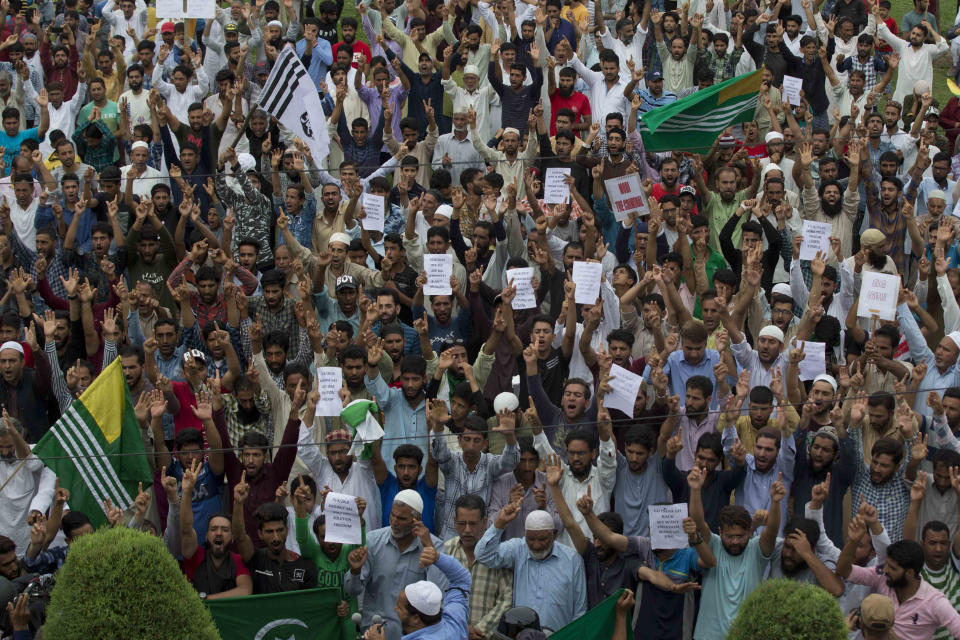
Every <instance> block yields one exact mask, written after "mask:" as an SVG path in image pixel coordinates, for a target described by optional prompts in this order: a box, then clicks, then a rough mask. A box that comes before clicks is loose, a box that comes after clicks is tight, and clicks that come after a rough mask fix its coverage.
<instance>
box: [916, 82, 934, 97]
mask: <svg viewBox="0 0 960 640" xmlns="http://www.w3.org/2000/svg"><path fill="white" fill-rule="evenodd" d="M913 92H914V93H916V94H918V95H921V96H922V95H923V94H925V93H930V83H929V82H927V81H926V80H917V81H916V82H915V83H914V84H913Z"/></svg>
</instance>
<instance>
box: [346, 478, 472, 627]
mask: <svg viewBox="0 0 960 640" xmlns="http://www.w3.org/2000/svg"><path fill="white" fill-rule="evenodd" d="M422 512H423V498H421V497H420V494H418V493H417V492H416V491H413V490H411V489H404V490H403V491H400V492H399V493H397V495H396V496H395V497H394V499H393V508H392V509H391V510H390V525H389V526H386V527H383V528H381V529H376V530H375V531H371V532H368V533H367V546H366V547H362V548H359V549H354V551H353V552H351V554H350V556H349V562H350V570H349V571H347V572H346V573H345V574H344V579H343V589H344V591H345V592H346V593H347V594H348V595H351V596H359V595H360V594H361V593H362V594H363V621H362V623H361V626H363V627H368V626H370V623H371V619H372V618H373V615H374V614H379V615H381V616H383V619H384V621H385V622H386V623H387V624H386V626H385V628H384V634H385V635H383V636H378V637H381V638H385V640H400V637H401V631H400V629H401V622H400V620H401V619H400V617H399V615H398V613H397V610H396V609H397V608H398V607H397V603H398V599H399V598H400V596H401V593H403V591H404V588H405V587H407V585H409V584H411V583H413V582H418V581H420V580H429V581H430V582H433V583H434V584H435V585H437V586H439V587H443V586H445V585H446V583H447V580H448V579H449V581H450V583H451V584H453V583H454V580H453V579H452V578H450V574H447V575H446V577H445V576H444V574H445V573H446V570H441V568H440V567H439V565H438V566H434V565H433V564H432V562H431V564H428V565H426V566H420V558H421V555H422V554H423V552H424V549H425V547H424V541H425V540H426V539H427V537H428V536H429V540H430V541H431V544H432V545H433V547H435V548H437V549H439V548H441V546H440V545H441V544H442V541H441V540H440V539H439V538H437V537H436V536H432V535H430V534H429V533H428V532H427V529H426V527H424V526H422V524H421V520H420V515H421V513H422ZM418 525H419V526H418ZM418 531H420V533H421V534H422V536H418V535H417V532H418ZM433 553H435V552H433ZM451 561H452V562H453V564H458V563H457V561H456V560H452V559H451ZM458 568H459V565H458ZM467 590H468V591H469V583H468V585H467ZM421 612H423V611H422V610H421ZM465 624H466V623H465V622H464V625H465ZM404 633H407V631H406V628H404ZM451 637H465V636H451Z"/></svg>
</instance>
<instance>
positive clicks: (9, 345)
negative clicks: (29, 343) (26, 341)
mask: <svg viewBox="0 0 960 640" xmlns="http://www.w3.org/2000/svg"><path fill="white" fill-rule="evenodd" d="M5 349H13V350H14V351H19V352H20V355H23V345H22V344H20V343H19V342H17V341H15V340H8V341H7V342H4V343H3V344H2V345H0V351H4V350H5Z"/></svg>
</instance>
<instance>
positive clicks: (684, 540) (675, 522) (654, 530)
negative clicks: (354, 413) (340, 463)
mask: <svg viewBox="0 0 960 640" xmlns="http://www.w3.org/2000/svg"><path fill="white" fill-rule="evenodd" d="M329 499H330V496H327V500H329ZM647 508H648V509H649V512H648V513H649V514H650V546H651V547H652V548H653V549H685V548H687V547H689V546H690V537H689V536H688V535H687V534H685V533H684V532H683V519H684V518H686V517H687V503H686V502H680V503H678V504H652V505H650V506H649V507H647ZM328 528H329V525H328ZM328 535H329V534H328Z"/></svg>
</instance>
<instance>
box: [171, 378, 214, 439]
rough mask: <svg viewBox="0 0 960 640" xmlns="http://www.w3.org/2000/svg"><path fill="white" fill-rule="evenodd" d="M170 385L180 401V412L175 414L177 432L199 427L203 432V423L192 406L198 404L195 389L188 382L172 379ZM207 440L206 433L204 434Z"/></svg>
mask: <svg viewBox="0 0 960 640" xmlns="http://www.w3.org/2000/svg"><path fill="white" fill-rule="evenodd" d="M170 386H171V387H173V395H175V396H176V397H177V400H178V401H179V402H180V412H179V413H177V415H175V416H173V428H174V432H175V433H180V432H181V431H183V430H184V429H191V428H192V429H197V430H199V431H200V433H203V423H202V422H200V420H198V419H197V417H196V416H195V415H193V411H191V410H190V407H195V406H197V397H196V396H195V395H193V390H192V389H191V388H190V385H189V384H188V383H186V382H180V381H178V380H172V381H171V382H170ZM204 441H206V434H204Z"/></svg>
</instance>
